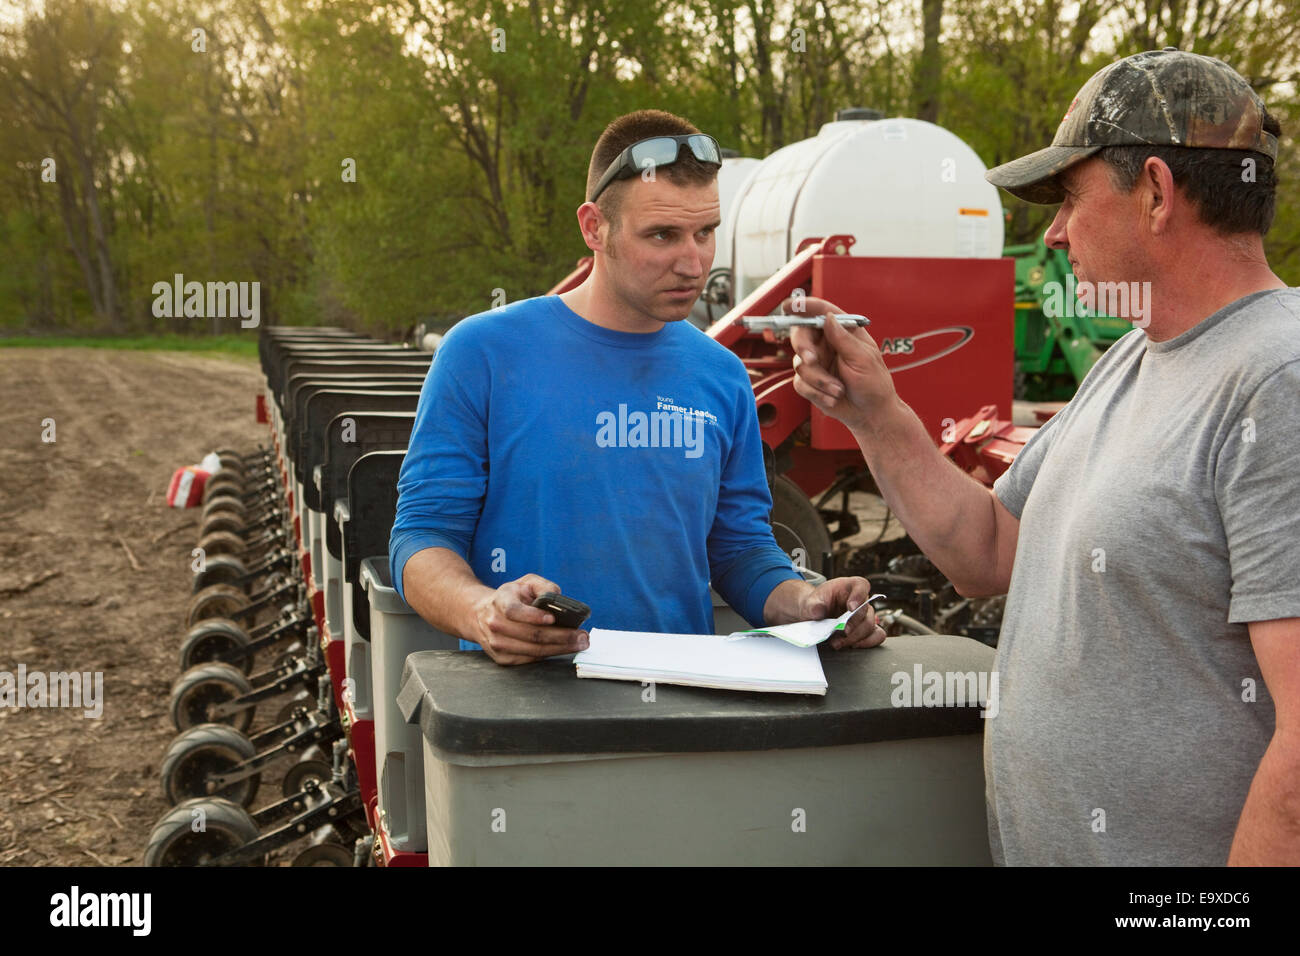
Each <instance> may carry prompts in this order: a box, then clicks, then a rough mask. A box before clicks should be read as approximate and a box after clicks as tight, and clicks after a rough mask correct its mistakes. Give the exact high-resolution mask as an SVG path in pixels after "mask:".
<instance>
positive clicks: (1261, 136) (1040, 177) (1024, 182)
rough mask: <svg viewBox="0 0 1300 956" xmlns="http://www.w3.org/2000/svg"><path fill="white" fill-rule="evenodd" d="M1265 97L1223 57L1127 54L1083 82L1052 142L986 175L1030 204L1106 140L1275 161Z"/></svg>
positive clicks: (1052, 198)
mask: <svg viewBox="0 0 1300 956" xmlns="http://www.w3.org/2000/svg"><path fill="white" fill-rule="evenodd" d="M1265 116H1266V112H1265V110H1264V101H1263V100H1261V99H1260V98H1259V96H1258V95H1257V94H1256V93H1255V91H1254V90H1252V89H1251V88H1250V84H1249V83H1247V82H1246V81H1245V79H1244V78H1242V76H1241V74H1239V73H1238V72H1237V71H1236V70H1234V69H1233V68H1232V67H1230V66H1228V64H1226V63H1224V62H1223V61H1222V60H1216V59H1214V58H1213V57H1208V56H1201V55H1200V54H1198V53H1186V52H1184V51H1182V50H1178V49H1176V48H1175V47H1165V48H1164V49H1163V50H1151V51H1148V52H1146V53H1138V54H1136V55H1134V56H1129V57H1125V58H1124V59H1122V60H1117V61H1116V62H1114V63H1112V64H1110V65H1109V66H1106V67H1103V68H1102V69H1100V70H1098V71H1097V72H1096V73H1094V74H1093V76H1092V79H1090V80H1088V82H1087V83H1085V84H1083V89H1081V90H1079V95H1078V96H1076V97H1075V98H1074V102H1072V103H1071V104H1070V108H1069V109H1068V110H1066V111H1065V116H1064V118H1062V120H1061V125H1060V126H1059V127H1058V128H1057V130H1056V136H1055V137H1054V138H1053V139H1052V145H1051V146H1048V147H1047V148H1046V149H1040V150H1038V152H1036V153H1030V154H1029V155H1028V156H1022V157H1020V158H1019V159H1014V160H1012V161H1011V162H1009V163H1004V164H1002V165H1001V166H996V167H994V168H993V169H990V170H989V171H988V172H987V173H985V174H984V178H985V179H987V180H988V181H989V182H991V183H992V184H993V185H995V186H1001V187H1002V188H1003V189H1005V190H1006V191H1007V192H1009V193H1011V195H1013V196H1018V197H1019V198H1021V199H1024V200H1026V201H1028V202H1035V203H1058V202H1061V201H1062V200H1063V199H1064V197H1065V194H1064V192H1063V191H1062V190H1061V186H1060V184H1059V183H1058V182H1057V180H1056V175H1057V174H1058V173H1059V172H1061V171H1062V170H1064V169H1068V168H1069V167H1071V166H1073V165H1074V164H1075V163H1078V162H1081V161H1082V160H1084V159H1086V158H1088V157H1089V156H1091V155H1092V154H1093V153H1096V152H1097V151H1098V150H1100V149H1103V148H1104V147H1106V146H1141V145H1153V146H1191V147H1202V148H1210V149H1240V150H1249V151H1253V152H1256V153H1260V154H1262V155H1264V156H1267V157H1269V158H1270V159H1277V137H1276V136H1274V135H1273V134H1272V133H1269V132H1267V131H1266V130H1265V129H1264V117H1265Z"/></svg>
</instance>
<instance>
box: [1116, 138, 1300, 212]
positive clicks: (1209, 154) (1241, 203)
mask: <svg viewBox="0 0 1300 956" xmlns="http://www.w3.org/2000/svg"><path fill="white" fill-rule="evenodd" d="M1263 125H1264V130H1265V131H1266V132H1269V133H1272V134H1273V135H1274V136H1277V137H1279V138H1280V137H1281V136H1282V127H1281V124H1280V123H1279V122H1278V121H1277V118H1276V117H1274V116H1272V115H1271V114H1268V113H1265V116H1264V124H1263ZM1097 155H1098V156H1099V157H1101V159H1102V161H1104V162H1105V163H1106V166H1107V167H1108V172H1109V173H1110V181H1111V183H1112V184H1113V185H1114V187H1115V188H1116V189H1117V190H1118V191H1119V192H1121V193H1131V192H1132V191H1133V189H1134V187H1135V186H1136V185H1137V182H1138V179H1139V177H1140V176H1141V175H1142V167H1143V165H1144V164H1145V163H1146V161H1147V159H1148V158H1149V157H1151V156H1154V157H1156V158H1157V159H1160V160H1162V161H1163V162H1164V163H1165V165H1167V166H1168V167H1169V171H1170V173H1172V174H1173V178H1174V185H1175V186H1177V187H1178V188H1179V189H1181V190H1182V191H1183V192H1184V194H1186V196H1187V198H1188V199H1190V200H1191V201H1192V204H1193V205H1194V206H1195V208H1196V214H1197V217H1198V218H1199V219H1200V221H1201V222H1202V223H1204V224H1205V225H1207V226H1209V227H1210V228H1211V229H1214V230H1215V231H1216V232H1218V233H1219V234H1220V235H1224V236H1235V235H1239V234H1241V233H1247V232H1249V233H1258V234H1259V235H1261V236H1262V235H1265V234H1267V233H1268V230H1269V227H1270V226H1272V225H1273V213H1274V211H1275V207H1276V204H1277V173H1276V170H1275V169H1274V164H1273V160H1271V159H1269V158H1268V157H1267V156H1261V155H1260V154H1258V153H1243V152H1242V151H1241V150H1239V149H1205V148H1199V149H1198V148H1193V147H1187V146H1107V147H1106V148H1105V149H1102V150H1101V151H1099V152H1098V153H1097ZM1247 164H1251V165H1250V168H1249V169H1248V168H1247Z"/></svg>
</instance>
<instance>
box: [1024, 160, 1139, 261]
mask: <svg viewBox="0 0 1300 956" xmlns="http://www.w3.org/2000/svg"><path fill="white" fill-rule="evenodd" d="M1059 182H1060V184H1061V186H1062V188H1063V189H1064V190H1065V201H1064V202H1063V203H1061V208H1060V209H1059V210H1058V211H1057V213H1056V218H1055V219H1054V220H1052V225H1051V226H1050V227H1048V230H1047V233H1046V234H1045V235H1044V236H1043V241H1044V242H1046V243H1047V245H1048V246H1049V247H1051V248H1053V249H1064V250H1066V254H1067V255H1068V256H1069V259H1070V265H1071V266H1073V267H1074V275H1075V278H1077V279H1078V280H1079V282H1080V283H1084V282H1088V283H1098V282H1131V281H1141V280H1143V279H1150V278H1151V276H1150V270H1149V269H1148V268H1147V256H1146V252H1145V250H1144V249H1143V247H1142V244H1141V242H1140V241H1139V239H1140V236H1139V227H1140V223H1141V215H1140V213H1141V199H1140V197H1141V193H1142V190H1141V189H1140V188H1137V189H1134V190H1133V192H1132V193H1130V194H1127V195H1126V194H1124V193H1120V192H1117V191H1116V189H1115V186H1114V184H1113V183H1112V182H1111V179H1110V174H1109V172H1108V170H1107V166H1106V163H1105V162H1104V161H1103V160H1101V159H1099V158H1097V157H1096V156H1093V157H1090V158H1088V159H1085V160H1084V161H1083V162H1081V163H1079V164H1078V165H1076V166H1071V167H1070V168H1069V169H1067V170H1065V171H1064V172H1063V173H1061V174H1060V178H1059Z"/></svg>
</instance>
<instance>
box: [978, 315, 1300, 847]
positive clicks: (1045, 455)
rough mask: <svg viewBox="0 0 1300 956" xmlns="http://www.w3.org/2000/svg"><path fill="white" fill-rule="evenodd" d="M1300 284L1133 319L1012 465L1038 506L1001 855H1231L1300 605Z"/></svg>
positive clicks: (1025, 549)
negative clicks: (1271, 660)
mask: <svg viewBox="0 0 1300 956" xmlns="http://www.w3.org/2000/svg"><path fill="white" fill-rule="evenodd" d="M1298 450H1300V292H1298V291H1296V290H1284V291H1279V292H1258V293H1255V294H1253V295H1249V296H1247V297H1245V298H1243V299H1240V300H1238V301H1237V302H1234V303H1233V304H1232V305H1230V306H1228V307H1227V308H1224V309H1220V310H1219V311H1218V312H1216V313H1215V314H1214V315H1212V316H1210V317H1209V318H1207V319H1204V320H1203V321H1201V322H1200V323H1199V324H1197V325H1196V326H1194V327H1193V328H1192V329H1190V330H1188V331H1187V332H1184V333H1182V334H1181V335H1178V336H1176V337H1174V338H1172V339H1169V340H1167V341H1163V342H1150V341H1148V340H1147V337H1146V335H1144V334H1143V333H1142V332H1141V331H1136V330H1135V331H1133V332H1130V333H1129V334H1128V335H1126V336H1124V338H1122V339H1121V340H1120V341H1119V342H1117V343H1116V344H1115V345H1114V346H1113V347H1112V348H1111V349H1110V350H1109V351H1108V352H1107V353H1106V354H1105V355H1104V356H1103V357H1102V359H1101V360H1100V361H1099V362H1098V363H1097V365H1096V366H1094V367H1093V369H1092V371H1091V372H1090V373H1089V374H1088V377H1087V378H1086V379H1085V381H1084V383H1083V385H1082V386H1081V387H1080V389H1079V392H1078V394H1077V395H1075V397H1074V399H1073V401H1071V402H1070V404H1069V405H1067V406H1066V407H1065V409H1064V410H1062V411H1061V412H1060V413H1059V414H1057V415H1056V416H1055V417H1053V418H1052V419H1050V420H1049V421H1048V422H1047V424H1046V425H1044V426H1043V427H1042V428H1041V429H1040V430H1039V431H1038V433H1037V434H1036V435H1035V436H1034V437H1033V439H1031V440H1030V442H1029V443H1028V444H1027V445H1026V446H1025V448H1024V450H1023V451H1022V452H1021V453H1020V454H1019V455H1018V456H1017V457H1016V460H1015V461H1014V462H1013V463H1012V465H1011V468H1010V469H1009V470H1008V471H1007V472H1006V473H1005V474H1004V475H1003V476H1002V477H1001V478H1000V479H998V481H997V483H996V484H995V485H994V492H995V493H996V494H997V496H998V498H999V499H1001V501H1002V503H1003V505H1005V506H1006V508H1007V510H1008V511H1009V512H1011V514H1013V515H1014V516H1016V517H1017V518H1019V519H1020V535H1019V541H1018V543H1017V547H1016V561H1015V569H1014V571H1013V573H1012V577H1011V589H1010V591H1009V593H1008V596H1007V606H1006V614H1005V616H1004V617H1003V620H1002V639H1001V641H1000V643H999V645H998V653H997V664H996V667H997V671H998V673H999V680H1000V683H1001V711H1000V713H999V714H998V716H997V718H996V719H994V720H991V721H989V724H988V727H987V730H986V735H985V775H986V780H987V784H988V791H987V792H988V801H989V809H990V814H989V831H990V838H991V843H992V850H993V858H994V860H995V861H996V862H1003V861H1005V862H1008V863H1017V862H1021V861H1027V862H1050V863H1060V864H1081V863H1124V864H1166V863H1167V864H1210V865H1222V864H1223V863H1224V862H1226V861H1227V859H1228V850H1229V847H1230V846H1231V844H1232V837H1233V834H1234V832H1235V831H1236V827H1237V819H1238V817H1240V815H1241V808H1242V804H1243V803H1244V802H1245V799H1246V791H1247V789H1248V788H1249V786H1250V782H1251V778H1252V777H1253V776H1254V773H1255V768H1256V767H1258V766H1259V763H1260V759H1261V758H1262V757H1263V755H1264V750H1265V748H1266V747H1267V746H1268V744H1269V740H1270V739H1271V737H1272V736H1273V729H1274V708H1273V700H1272V698H1271V697H1270V695H1269V691H1268V688H1267V687H1266V686H1265V683H1264V680H1263V677H1262V675H1261V674H1260V670H1259V665H1258V663H1257V662H1256V660H1255V655H1254V652H1253V651H1252V649H1251V643H1250V636H1249V634H1248V633H1247V628H1246V622H1248V621H1259V620H1269V619H1273V618H1286V617H1294V616H1297V615H1300V469H1297V468H1296V463H1297V458H1296V455H1297V451H1298Z"/></svg>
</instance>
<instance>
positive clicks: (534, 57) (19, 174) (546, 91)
mask: <svg viewBox="0 0 1300 956" xmlns="http://www.w3.org/2000/svg"><path fill="white" fill-rule="evenodd" d="M1298 41H1300V0H1078V2H1072V3H1068V4H1067V3H1062V2H1060V0H1009V2H1008V0H946V2H944V0H904V2H903V3H897V2H889V0H857V2H849V0H645V2H643V3H637V4H626V5H623V4H609V3H607V2H604V0H468V2H464V3H451V2H438V0H386V2H385V0H381V2H377V3H372V2H362V0H203V2H198V0H142V2H132V3H127V2H125V0H44V2H39V0H28V4H27V6H25V7H19V8H18V9H17V12H16V13H15V14H13V15H10V16H8V17H7V18H5V17H4V16H3V14H0V256H3V266H0V327H3V328H7V329H9V330H21V329H26V330H40V331H64V332H71V331H109V332H116V333H128V332H131V331H145V330H168V331H192V330H194V329H195V323H196V322H199V323H200V324H202V325H204V327H205V328H209V327H210V328H211V329H212V330H214V331H215V330H217V329H218V328H220V327H222V325H221V322H220V321H219V320H213V321H212V322H211V323H207V322H204V321H203V320H195V319H184V318H166V319H162V318H156V317H155V316H154V314H153V311H152V304H153V299H154V295H153V292H152V289H153V285H154V283H156V282H159V281H170V280H171V279H172V277H173V276H174V275H175V274H177V273H180V274H183V275H184V276H185V278H186V279H187V280H191V279H195V280H198V281H207V280H215V281H240V280H256V281H258V282H260V283H261V289H262V297H263V309H262V315H263V319H264V320H265V321H278V322H330V323H345V324H350V325H352V326H354V327H358V328H366V329H369V330H372V331H396V330H400V329H403V328H405V327H408V326H410V325H412V324H414V323H416V322H419V321H429V322H432V323H433V324H434V325H445V324H448V323H450V322H452V321H454V320H455V319H456V318H457V317H459V316H461V315H465V314H468V313H470V312H475V311H480V310H482V309H484V308H486V307H488V306H489V305H490V304H491V303H492V302H493V299H494V296H498V300H499V293H497V291H496V290H502V291H503V292H504V294H505V296H506V297H507V298H509V299H512V300H513V299H517V298H522V297H525V296H528V295H534V294H536V293H538V292H540V291H544V290H545V289H546V288H548V287H549V286H550V285H552V284H553V283H554V282H555V281H556V280H558V279H559V278H560V277H561V276H563V275H564V274H565V273H566V272H567V271H568V269H569V268H570V266H571V265H572V263H573V261H574V260H575V259H576V258H577V257H578V256H580V255H582V254H583V253H584V252H585V248H584V247H583V245H582V243H581V241H580V239H579V237H578V234H577V230H576V228H575V220H574V217H573V211H574V209H576V207H577V206H578V205H579V204H580V202H581V201H582V198H583V197H582V190H583V186H584V184H585V179H586V168H587V163H588V160H589V158H590V151H591V147H592V145H593V143H594V142H595V139H596V138H597V136H599V134H600V131H601V130H602V129H603V127H604V126H605V124H606V123H608V122H609V120H611V119H612V118H614V117H615V116H617V115H619V114H621V113H624V112H627V111H629V110H633V109H638V108H643V107H647V106H654V107H658V108H662V109H667V110H671V111H673V112H677V113H681V114H683V115H686V116H688V117H689V118H690V119H691V120H692V121H693V122H695V123H696V124H697V125H698V126H700V127H701V128H702V129H705V130H708V131H710V132H713V133H714V134H715V135H716V136H717V137H718V139H719V140H720V141H721V142H722V143H723V145H725V146H731V147H734V148H736V149H739V150H740V151H741V152H742V153H743V154H744V155H749V156H764V155H767V154H768V153H769V152H771V151H772V150H774V149H777V148H779V147H781V146H783V145H786V144H788V143H791V142H794V141H797V140H799V139H803V138H805V137H808V136H812V135H815V134H816V132H817V130H818V129H819V128H820V126H821V125H822V124H823V123H825V122H827V121H829V120H831V119H833V118H834V115H835V112H836V110H837V109H839V108H842V107H845V106H869V107H875V108H877V109H880V110H883V111H884V112H885V113H887V114H889V115H911V116H918V117H921V118H924V119H928V120H931V121H933V122H937V123H939V124H941V125H943V126H945V127H947V128H948V129H950V130H952V131H953V132H954V133H956V134H957V135H958V136H960V137H962V138H963V139H964V140H966V141H967V142H968V143H970V144H971V146H972V147H973V148H974V149H975V150H976V152H977V153H979V155H980V156H981V157H982V158H983V160H984V162H985V163H986V164H987V165H990V166H992V165H995V164H997V163H1000V162H1004V161H1006V160H1008V159H1012V158H1014V157H1016V156H1019V155H1023V154H1024V153H1026V152H1030V151H1032V150H1034V149H1037V148H1039V147H1041V146H1043V145H1046V144H1047V142H1049V141H1050V139H1051V136H1052V134H1053V133H1054V131H1055V129H1056V126H1057V124H1058V123H1059V121H1060V117H1061V115H1062V113H1063V112H1064V110H1065V108H1066V106H1068V104H1069V102H1070V99H1071V97H1072V96H1073V95H1074V93H1075V91H1077V89H1078V88H1079V87H1080V86H1081V85H1082V84H1083V82H1084V81H1085V80H1086V79H1087V78H1088V77H1089V76H1090V75H1091V74H1092V73H1093V72H1095V71H1096V70H1097V69H1099V68H1100V67H1101V66H1103V65H1105V64H1106V63H1108V62H1110V61H1111V60H1113V59H1115V58H1116V57H1117V56H1123V55H1127V54H1130V53H1134V52H1137V51H1139V50H1142V49H1151V48H1159V47H1163V46H1178V47H1180V48H1182V49H1187V50H1193V51H1195V52H1200V53H1207V54H1210V55H1214V56H1218V57H1221V58H1222V59H1225V60H1227V61H1228V62H1229V63H1232V64H1233V65H1234V66H1236V67H1237V69H1238V70H1239V71H1240V72H1241V73H1242V74H1243V75H1245V76H1246V77H1247V78H1248V79H1249V80H1250V81H1251V82H1252V83H1253V84H1254V85H1255V86H1256V88H1257V89H1258V90H1259V91H1260V92H1261V94H1262V95H1263V96H1264V98H1265V100H1266V101H1267V102H1268V103H1269V105H1270V108H1271V109H1272V110H1273V111H1274V112H1275V113H1277V114H1278V116H1279V117H1280V118H1281V120H1282V123H1283V129H1284V133H1285V132H1287V131H1294V130H1295V129H1296V128H1297V124H1300V94H1298V93H1297V80H1298V78H1300V64H1298V63H1297V61H1298V60H1300V53H1298V52H1297V51H1300V42H1298ZM1298 156H1300V154H1298V153H1297V150H1296V149H1295V148H1294V147H1293V146H1292V145H1291V142H1290V140H1289V139H1288V138H1287V137H1286V136H1284V138H1283V154H1282V156H1281V158H1280V171H1281V176H1282V183H1283V186H1282V191H1281V193H1280V195H1279V211H1278V215H1277V220H1276V225H1275V226H1274V230H1273V232H1272V233H1271V234H1270V237H1269V240H1268V248H1269V252H1270V256H1271V258H1272V261H1273V263H1274V266H1275V268H1276V269H1277V270H1278V271H1279V273H1280V274H1281V275H1282V276H1283V277H1284V278H1286V279H1287V280H1288V281H1290V282H1292V283H1293V284H1295V283H1297V282H1300V217H1298V216H1297V212H1298V211H1300V208H1298V207H1300V195H1298V193H1297V189H1296V186H1295V183H1296V182H1297V179H1298V178H1300V168H1297V166H1300V158H1298ZM51 166H52V169H53V171H54V172H53V175H52V176H51V174H50V172H49V170H50V168H51ZM1004 201H1005V202H1006V203H1007V206H1008V209H1009V212H1010V215H1011V218H1010V228H1009V232H1008V242H1012V241H1025V240H1028V239H1032V238H1034V237H1035V236H1037V235H1039V234H1041V232H1042V229H1043V228H1044V225H1045V223H1046V221H1047V217H1048V216H1050V214H1051V210H1050V209H1045V208H1043V207H1033V206H1026V205H1024V204H1021V203H1017V202H1016V201H1015V200H1012V199H1011V198H1010V197H1004ZM225 327H226V328H228V327H229V326H225Z"/></svg>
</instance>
